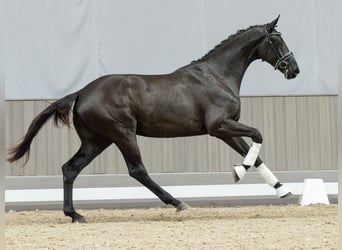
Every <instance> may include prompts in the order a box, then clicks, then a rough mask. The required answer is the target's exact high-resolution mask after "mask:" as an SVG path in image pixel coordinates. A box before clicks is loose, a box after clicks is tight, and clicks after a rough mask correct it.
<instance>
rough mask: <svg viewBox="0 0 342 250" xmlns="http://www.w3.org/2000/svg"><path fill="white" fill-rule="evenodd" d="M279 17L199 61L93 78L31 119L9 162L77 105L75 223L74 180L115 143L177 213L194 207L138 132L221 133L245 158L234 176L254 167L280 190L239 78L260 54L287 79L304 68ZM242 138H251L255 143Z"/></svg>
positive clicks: (69, 206)
mask: <svg viewBox="0 0 342 250" xmlns="http://www.w3.org/2000/svg"><path fill="white" fill-rule="evenodd" d="M278 19H279V17H278V18H277V19H275V20H274V21H272V22H271V23H268V24H265V25H256V26H251V27H249V28H247V29H245V30H240V31H238V32H237V33H236V34H234V35H232V36H230V37H228V38H227V39H226V40H224V41H222V42H221V43H220V44H219V45H217V46H216V47H215V48H214V49H213V50H211V51H210V52H208V53H207V54H206V55H205V56H203V57H202V58H201V59H199V60H197V61H193V62H192V63H190V64H189V65H186V66H184V67H182V68H179V69H177V70H176V71H174V72H172V73H170V74H165V75H107V76H103V77H100V78H98V79H96V80H94V81H93V82H91V83H89V84H88V85H87V86H85V87H84V88H83V89H81V90H79V91H77V92H75V93H73V94H70V95H67V96H65V97H64V98H62V99H59V100H57V101H56V102H54V103H53V104H51V105H50V106H49V107H47V108H46V109H45V110H44V111H42V112H41V113H40V114H39V115H38V116H37V117H36V118H35V119H34V120H33V121H32V123H31V125H30V127H29V129H28V131H27V133H26V135H25V136H24V138H23V139H22V141H21V142H20V143H18V145H16V146H15V147H13V148H12V149H11V150H10V154H11V156H10V158H9V159H8V161H9V162H13V161H16V160H18V159H20V158H22V157H23V156H24V155H26V161H25V163H26V162H27V160H28V158H29V149H30V144H31V142H32V140H33V138H34V137H35V136H36V134H37V133H38V131H39V130H40V128H41V127H42V126H43V125H44V124H45V123H46V122H47V121H48V119H49V118H51V117H54V122H55V124H58V123H59V122H62V123H63V124H69V114H70V110H71V108H72V105H73V104H74V106H73V123H74V126H75V129H76V131H77V133H78V135H79V137H80V140H81V146H80V149H79V150H78V152H77V153H76V154H75V155H74V156H73V157H72V158H71V159H70V160H69V161H67V162H66V163H65V164H64V165H63V166H62V170H63V183H64V206H63V210H64V214H65V215H67V216H70V217H71V218H72V221H73V222H85V219H84V217H83V216H81V215H80V214H78V213H77V212H76V211H75V209H74V207H73V199H72V192H73V191H72V189H73V182H74V180H75V178H76V177H77V175H78V174H79V173H80V172H81V170H82V169H83V168H84V167H86V166H87V165H88V164H89V163H90V162H91V161H92V160H93V159H94V158H95V157H96V156H97V155H99V154H100V153H101V152H102V151H103V150H104V149H105V148H107V147H108V146H109V145H111V144H112V143H115V144H116V146H117V147H118V148H119V149H120V151H121V153H122V155H123V157H124V159H125V162H126V164H127V167H128V171H129V175H130V176H132V177H133V178H135V179H136V180H138V181H139V182H140V183H141V184H143V185H144V186H146V187H147V188H148V189H150V190H151V191H152V192H153V193H154V194H155V195H157V196H158V197H159V198H160V199H161V200H162V201H163V202H164V203H166V204H172V205H173V206H175V207H176V208H177V210H178V211H180V210H184V209H186V208H188V207H189V206H188V205H187V204H185V203H184V202H182V201H180V200H178V199H175V198H174V197H173V196H172V195H170V194H169V193H167V192H166V191H164V190H163V189H162V188H161V187H160V186H159V185H158V184H156V183H155V182H154V181H153V180H152V179H151V178H150V177H149V175H148V173H147V171H146V169H145V167H144V165H143V162H142V159H141V155H140V151H139V147H138V144H137V139H136V136H137V135H141V136H148V137H179V136H195V135H204V134H209V135H211V136H215V137H217V138H219V139H221V140H223V141H224V142H225V143H227V144H228V145H229V146H231V147H232V148H233V149H235V150H236V151H237V152H238V153H240V154H241V155H242V156H245V157H246V158H245V160H244V162H243V164H241V165H240V166H238V167H236V168H234V170H233V173H234V176H235V179H236V181H238V180H239V179H241V178H242V177H243V175H244V173H245V172H246V170H247V169H248V168H249V167H250V166H253V165H254V166H255V167H257V169H260V173H261V175H262V176H263V177H264V178H265V180H266V182H267V183H269V184H270V185H272V186H273V187H274V188H276V189H278V188H279V187H283V185H282V184H280V183H279V181H278V180H277V179H276V178H275V176H273V175H272V173H271V171H270V170H269V169H268V168H267V167H266V166H265V165H264V164H263V162H262V160H261V159H260V158H259V157H258V152H259V148H260V146H261V143H262V135H261V134H260V132H259V131H258V130H257V129H255V128H252V127H249V126H247V125H244V124H241V123H239V122H238V120H239V117H240V97H239V91H240V86H241V81H242V78H243V76H244V73H245V71H246V69H247V67H248V66H249V65H250V64H251V62H253V61H254V60H256V59H262V60H264V61H266V62H268V63H269V64H271V65H272V66H273V67H274V68H275V69H276V70H279V71H280V72H282V73H283V74H284V76H285V77H286V78H287V79H292V78H295V77H296V76H297V74H298V73H299V68H298V65H297V63H296V60H295V58H294V57H293V54H292V52H290V51H289V49H288V47H287V46H286V44H285V42H284V41H283V39H282V37H281V34H280V33H279V32H278V31H276V29H275V27H276V24H277V22H278ZM242 137H250V138H251V139H252V140H253V145H252V147H250V146H248V144H247V143H246V142H245V141H244V139H243V138H242ZM289 194H290V192H289V190H285V191H284V190H283V191H282V192H281V194H280V197H284V196H287V195H289Z"/></svg>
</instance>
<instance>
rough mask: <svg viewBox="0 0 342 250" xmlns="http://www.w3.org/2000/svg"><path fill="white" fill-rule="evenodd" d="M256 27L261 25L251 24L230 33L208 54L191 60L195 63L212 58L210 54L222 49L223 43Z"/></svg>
mask: <svg viewBox="0 0 342 250" xmlns="http://www.w3.org/2000/svg"><path fill="white" fill-rule="evenodd" d="M255 27H260V25H252V26H249V27H248V28H247V29H241V30H238V31H237V32H236V33H235V34H232V35H230V36H229V37H228V38H226V39H224V40H223V41H221V42H220V43H219V44H218V45H216V46H215V47H214V48H213V49H211V50H210V51H209V52H208V53H207V54H205V55H204V56H202V57H201V58H200V59H197V60H194V61H192V62H191V64H193V63H197V62H202V61H205V60H207V59H208V58H210V56H211V55H212V54H214V53H215V52H216V51H217V50H218V49H220V48H221V47H222V46H223V45H225V44H226V43H228V42H229V41H231V40H233V39H234V38H235V37H237V36H239V35H241V34H242V33H244V32H246V31H249V30H250V29H253V28H255Z"/></svg>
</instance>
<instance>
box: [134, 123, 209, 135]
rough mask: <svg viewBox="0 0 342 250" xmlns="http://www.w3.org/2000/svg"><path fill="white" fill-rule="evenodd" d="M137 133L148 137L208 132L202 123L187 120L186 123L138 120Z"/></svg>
mask: <svg viewBox="0 0 342 250" xmlns="http://www.w3.org/2000/svg"><path fill="white" fill-rule="evenodd" d="M137 134H138V135H142V136H148V137H164V138H166V137H181V136H194V135H203V134H207V130H206V128H205V127H204V126H202V125H201V124H195V123H193V122H189V121H188V122H187V123H184V124H177V123H172V122H169V123H163V122H138V124H137Z"/></svg>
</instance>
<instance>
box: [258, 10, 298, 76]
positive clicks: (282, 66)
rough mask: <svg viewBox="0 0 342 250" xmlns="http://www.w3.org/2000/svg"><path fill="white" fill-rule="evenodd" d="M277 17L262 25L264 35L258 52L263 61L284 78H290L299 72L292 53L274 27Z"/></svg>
mask: <svg viewBox="0 0 342 250" xmlns="http://www.w3.org/2000/svg"><path fill="white" fill-rule="evenodd" d="M278 19H279V16H278V17H277V18H276V19H275V20H274V21H272V22H270V23H268V24H266V25H264V33H265V35H264V37H263V39H262V41H261V43H260V46H259V49H258V54H259V57H260V58H261V59H262V60H263V61H266V62H268V63H269V64H271V65H272V66H273V67H274V69H275V70H279V71H280V72H282V73H283V74H284V76H285V78H286V79H292V78H295V77H296V76H297V75H298V74H299V67H298V64H297V62H296V59H295V58H294V56H293V53H292V52H291V51H290V50H289V49H288V47H287V45H286V43H285V42H284V40H283V39H282V37H281V33H280V32H278V31H277V30H276V29H275V28H276V25H277V23H278Z"/></svg>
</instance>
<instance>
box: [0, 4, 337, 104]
mask: <svg viewBox="0 0 342 250" xmlns="http://www.w3.org/2000/svg"><path fill="white" fill-rule="evenodd" d="M341 7H342V3H341V2H340V1H338V0H331V1H329V4H327V2H325V1H319V0H302V1H295V0H288V1H279V0H272V1H271V0H259V1H247V0H240V1H233V0H214V1H213V0H172V1H171V0H170V1H160V0H144V1H138V0H98V1H95V0H82V1H78V0H59V1H52V0H51V1H49V0H35V1H20V0H8V1H4V4H3V6H2V12H3V13H2V14H3V15H5V20H7V22H6V25H5V30H4V31H3V32H2V35H3V36H4V37H3V39H4V41H5V48H4V49H5V55H6V57H5V58H3V59H5V65H6V68H5V73H6V78H5V79H6V80H5V81H6V83H5V84H6V98H7V99H40V98H42V99H48V98H59V97H61V96H63V95H65V94H67V93H70V92H72V91H75V90H78V89H79V88H81V87H82V86H84V85H86V84H87V83H88V82H89V81H91V80H93V79H95V78H97V77H98V76H101V75H104V74H111V73H141V74H154V73H167V72H170V71H173V70H174V69H176V68H178V67H181V66H183V65H185V64H188V63H190V62H191V61H192V60H195V59H198V58H200V57H201V56H203V55H204V54H205V53H206V52H207V51H209V50H210V49H211V48H213V47H214V46H215V45H216V44H218V43H219V42H220V41H221V40H223V39H225V38H227V37H228V36H229V35H230V34H233V33H235V32H236V31H237V30H239V29H244V28H247V27H248V26H250V25H255V24H264V23H267V22H269V21H271V20H273V19H274V18H275V17H276V16H277V15H278V14H280V15H281V18H280V21H279V25H278V26H279V28H278V29H279V31H281V32H282V34H283V38H284V40H285V41H286V42H287V44H288V46H289V48H290V49H291V50H293V52H294V54H295V57H296V59H297V61H298V64H299V66H300V68H301V74H300V75H299V76H298V78H296V79H295V80H291V81H288V80H285V79H284V77H283V76H282V75H281V74H280V73H279V72H276V71H274V70H273V68H272V67H270V66H269V65H268V64H266V63H261V62H260V61H259V62H256V63H254V64H252V66H251V67H250V68H249V70H248V72H247V74H246V77H245V79H244V84H243V87H242V90H241V92H242V93H241V94H242V95H256V96H258V95H263V96H265V95H316V94H321V95H322V94H323V95H325V94H337V53H335V51H336V50H337V49H338V45H339V41H341V38H342V35H341V32H339V30H340V29H339V23H338V22H337V21H336V19H337V16H338V14H339V13H338V11H339V10H341V9H342V8H341Z"/></svg>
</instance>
